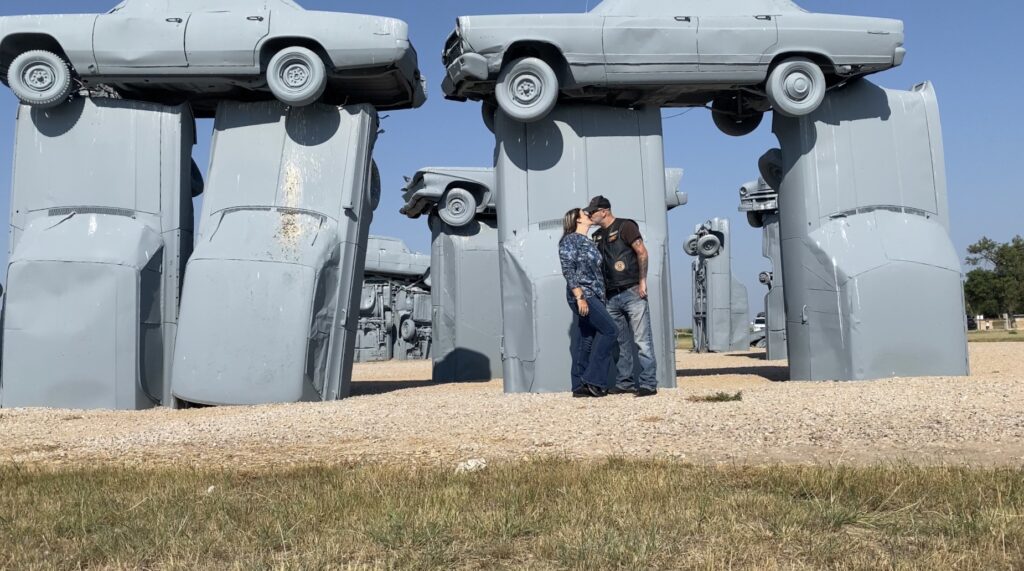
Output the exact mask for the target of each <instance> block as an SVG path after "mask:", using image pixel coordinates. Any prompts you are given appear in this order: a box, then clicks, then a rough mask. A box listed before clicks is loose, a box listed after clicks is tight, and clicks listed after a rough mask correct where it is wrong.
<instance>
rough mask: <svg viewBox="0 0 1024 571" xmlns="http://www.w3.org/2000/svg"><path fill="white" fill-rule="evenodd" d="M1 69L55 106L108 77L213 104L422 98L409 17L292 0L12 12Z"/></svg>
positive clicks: (11, 82) (134, 89)
mask: <svg viewBox="0 0 1024 571" xmlns="http://www.w3.org/2000/svg"><path fill="white" fill-rule="evenodd" d="M0 80H2V81H3V82H4V84H5V85H7V86H8V87H10V88H11V90H12V91H13V92H14V94H15V95H16V96H17V97H18V99H19V100H21V102H22V103H24V104H26V105H32V106H34V107H40V108H48V107H53V106H56V105H60V104H61V103H63V102H65V101H67V100H68V98H69V97H70V96H71V95H72V94H73V93H74V92H76V91H78V90H80V89H91V88H93V87H95V86H97V85H105V86H109V87H111V88H113V89H114V90H115V91H116V92H117V93H118V94H119V95H120V96H122V97H126V98H132V99H141V100H146V101H153V102H157V103H166V104H179V103H183V102H186V101H187V102H190V103H192V106H193V111H194V113H195V114H196V115H197V116H210V115H212V114H213V112H214V111H215V110H216V103H217V101H218V100H221V99H232V100H236V101H255V100H263V99H270V98H271V97H273V98H276V99H278V100H280V101H282V102H283V103H286V104H288V105H292V106H305V105H309V104H311V103H314V102H316V101H323V102H325V103H330V104H338V105H341V104H356V103H369V104H371V105H374V106H376V107H377V108H378V109H405V108H411V107H419V106H420V105H422V104H423V102H424V101H425V100H426V92H425V90H424V81H423V79H422V78H421V76H420V72H419V69H418V61H417V56H416V51H415V50H414V49H413V47H412V44H411V43H410V41H409V30H408V25H407V24H406V23H405V22H402V21H401V20H396V19H394V18H382V17H376V16H366V15H361V14H346V13H341V12H316V11H307V10H304V9H302V7H300V6H299V5H298V4H296V3H295V2H294V1H292V0H124V1H122V2H121V3H120V4H118V5H117V6H115V7H114V8H113V9H112V10H110V11H109V12H107V13H105V14H99V15H96V14H83V15H69V14H59V15H44V16H10V17H4V18H0Z"/></svg>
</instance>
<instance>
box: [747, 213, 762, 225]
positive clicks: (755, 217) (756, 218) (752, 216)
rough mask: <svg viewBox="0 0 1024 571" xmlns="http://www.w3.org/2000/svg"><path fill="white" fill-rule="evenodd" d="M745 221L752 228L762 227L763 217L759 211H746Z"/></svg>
mask: <svg viewBox="0 0 1024 571" xmlns="http://www.w3.org/2000/svg"><path fill="white" fill-rule="evenodd" d="M747 223H748V224H750V226H751V227H753V228H764V218H762V217H761V214H760V213H759V212H748V213H747Z"/></svg>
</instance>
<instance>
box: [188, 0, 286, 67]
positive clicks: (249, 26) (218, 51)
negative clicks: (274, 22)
mask: <svg viewBox="0 0 1024 571" xmlns="http://www.w3.org/2000/svg"><path fill="white" fill-rule="evenodd" d="M196 4H197V6H195V7H194V9H193V10H192V17H191V18H190V19H189V23H188V31H187V32H186V34H185V52H186V56H187V57H188V65H189V66H190V67H237V68H252V69H256V66H257V65H259V62H258V61H256V46H257V44H259V41H260V40H262V39H263V38H264V37H265V36H266V35H267V34H268V33H269V32H270V16H271V14H270V11H269V10H267V6H266V3H265V2H253V1H252V0H245V1H238V0H235V1H226V2H225V1H221V2H216V3H206V2H197V3H196Z"/></svg>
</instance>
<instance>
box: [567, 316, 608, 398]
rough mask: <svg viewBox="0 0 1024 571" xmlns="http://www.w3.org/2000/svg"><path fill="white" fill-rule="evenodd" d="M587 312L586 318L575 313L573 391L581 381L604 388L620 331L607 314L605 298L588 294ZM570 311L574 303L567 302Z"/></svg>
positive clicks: (577, 388) (580, 384)
mask: <svg viewBox="0 0 1024 571" xmlns="http://www.w3.org/2000/svg"><path fill="white" fill-rule="evenodd" d="M587 306H589V307H590V313H589V314H588V315H587V316H586V317H581V316H579V315H578V314H577V316H576V328H575V329H574V330H573V337H575V339H574V340H573V347H574V348H575V350H574V351H573V354H572V390H573V392H575V391H577V390H579V389H580V388H582V387H583V385H584V384H587V385H594V386H595V387H602V388H603V387H604V386H605V385H607V384H608V368H609V367H611V365H612V350H613V349H614V348H615V344H616V343H617V342H618V334H619V331H618V329H617V328H616V327H615V321H614V320H613V319H612V316H611V315H609V314H608V309H607V308H606V307H605V304H604V301H602V300H600V299H598V298H596V297H587ZM570 307H572V309H573V311H578V310H577V309H576V304H575V303H573V304H571V305H570Z"/></svg>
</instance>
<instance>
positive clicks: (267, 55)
mask: <svg viewBox="0 0 1024 571" xmlns="http://www.w3.org/2000/svg"><path fill="white" fill-rule="evenodd" d="M296 46H298V47H300V48H306V49H309V50H312V51H313V53H315V54H316V55H318V56H320V59H322V60H324V63H325V64H327V67H328V68H330V67H331V66H332V65H333V62H332V61H331V58H330V57H329V56H328V55H327V50H325V49H324V47H323V46H322V45H320V42H318V41H316V40H314V39H312V38H303V37H301V36H293V37H283V38H271V39H269V40H267V41H265V42H263V45H262V46H260V69H262V70H264V71H265V70H266V69H267V64H269V63H270V60H271V58H273V57H274V55H275V54H277V52H279V51H281V50H283V49H285V48H291V47H296Z"/></svg>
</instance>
